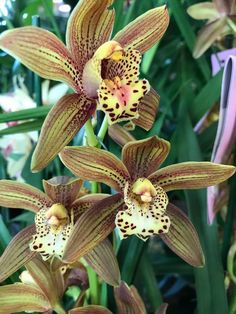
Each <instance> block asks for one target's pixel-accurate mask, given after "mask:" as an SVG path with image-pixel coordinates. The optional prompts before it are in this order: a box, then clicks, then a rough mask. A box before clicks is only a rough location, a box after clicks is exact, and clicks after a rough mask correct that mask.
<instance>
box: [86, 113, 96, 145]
mask: <svg viewBox="0 0 236 314" xmlns="http://www.w3.org/2000/svg"><path fill="white" fill-rule="evenodd" d="M85 132H86V140H87V144H88V145H89V146H93V147H96V146H97V144H98V140H97V138H96V135H95V134H94V129H93V126H92V122H91V119H89V120H88V121H87V122H86V123H85Z"/></svg>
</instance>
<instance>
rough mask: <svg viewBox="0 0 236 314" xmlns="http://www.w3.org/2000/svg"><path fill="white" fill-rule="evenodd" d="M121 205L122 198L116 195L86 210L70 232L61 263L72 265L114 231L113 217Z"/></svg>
mask: <svg viewBox="0 0 236 314" xmlns="http://www.w3.org/2000/svg"><path fill="white" fill-rule="evenodd" d="M122 204H123V198H122V196H121V195H120V194H116V195H113V196H110V197H108V198H106V199H105V200H102V201H100V202H98V203H96V204H95V205H94V206H93V207H92V208H91V209H89V210H87V211H86V212H85V213H84V214H83V215H82V216H81V217H80V218H79V219H78V221H77V223H76V224H75V227H74V229H73V230H72V233H71V235H70V238H69V240H68V242H67V245H66V248H65V253H64V256H63V261H64V262H66V263H73V262H75V261H77V260H79V259H80V258H81V257H82V256H84V255H86V254H87V253H89V252H90V251H91V250H92V249H93V248H94V247H95V246H96V245H97V244H99V243H100V242H101V241H103V240H104V239H105V238H106V237H107V236H108V234H109V233H110V232H111V231H112V230H113V229H114V226H115V215H116V212H117V210H118V209H119V207H120V206H121V205H122ZM75 244H76V245H75Z"/></svg>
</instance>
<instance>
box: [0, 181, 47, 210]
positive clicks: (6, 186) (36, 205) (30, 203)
mask: <svg viewBox="0 0 236 314" xmlns="http://www.w3.org/2000/svg"><path fill="white" fill-rule="evenodd" d="M52 204H53V202H52V200H51V199H50V198H49V197H48V196H47V195H46V194H45V193H43V192H41V191H40V190H38V189H36V188H34V187H32V186H31V185H29V184H26V183H21V182H16V181H11V180H1V181H0V205H1V206H4V207H9V208H23V209H28V210H30V211H33V212H35V213H37V212H38V211H39V210H40V209H41V208H43V207H50V206H52Z"/></svg>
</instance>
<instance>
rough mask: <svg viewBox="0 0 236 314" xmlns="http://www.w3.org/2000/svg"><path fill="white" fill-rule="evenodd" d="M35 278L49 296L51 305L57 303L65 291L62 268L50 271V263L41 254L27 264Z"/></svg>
mask: <svg viewBox="0 0 236 314" xmlns="http://www.w3.org/2000/svg"><path fill="white" fill-rule="evenodd" d="M25 267H26V269H27V270H28V272H29V273H30V275H31V276H32V278H33V280H34V281H35V283H36V284H37V286H39V287H40V289H41V290H42V291H43V293H44V294H45V295H46V296H47V298H48V300H49V301H50V303H51V305H52V306H53V305H55V304H56V303H57V302H58V301H59V298H60V297H61V296H62V295H63V292H64V281H63V276H62V273H61V271H60V270H57V271H55V272H53V273H52V272H51V271H50V265H49V264H46V263H44V262H43V260H42V259H41V257H40V256H36V257H34V258H33V259H32V260H31V261H30V262H29V263H27V264H26V265H25Z"/></svg>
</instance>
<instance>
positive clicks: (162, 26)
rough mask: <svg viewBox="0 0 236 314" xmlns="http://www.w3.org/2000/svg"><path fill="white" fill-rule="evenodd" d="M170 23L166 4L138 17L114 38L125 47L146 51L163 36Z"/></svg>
mask: <svg viewBox="0 0 236 314" xmlns="http://www.w3.org/2000/svg"><path fill="white" fill-rule="evenodd" d="M168 24H169V14H168V10H167V7H166V6H165V5H164V6H162V7H159V8H155V9H152V10H149V11H147V12H146V13H144V14H143V15H141V16H139V17H138V18H136V19H135V20H134V21H132V22H131V23H130V24H128V25H127V26H126V27H124V28H123V29H122V30H121V31H119V32H118V33H117V34H116V36H115V37H114V40H116V41H117V42H118V43H120V45H121V46H122V47H124V48H127V47H129V48H132V49H137V50H139V51H140V52H141V53H144V52H145V51H147V50H148V49H150V48H151V47H152V46H153V45H155V43H157V42H158V41H159V40H160V39H161V38H162V36H163V35H164V33H165V31H166V29H167V26H168Z"/></svg>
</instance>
